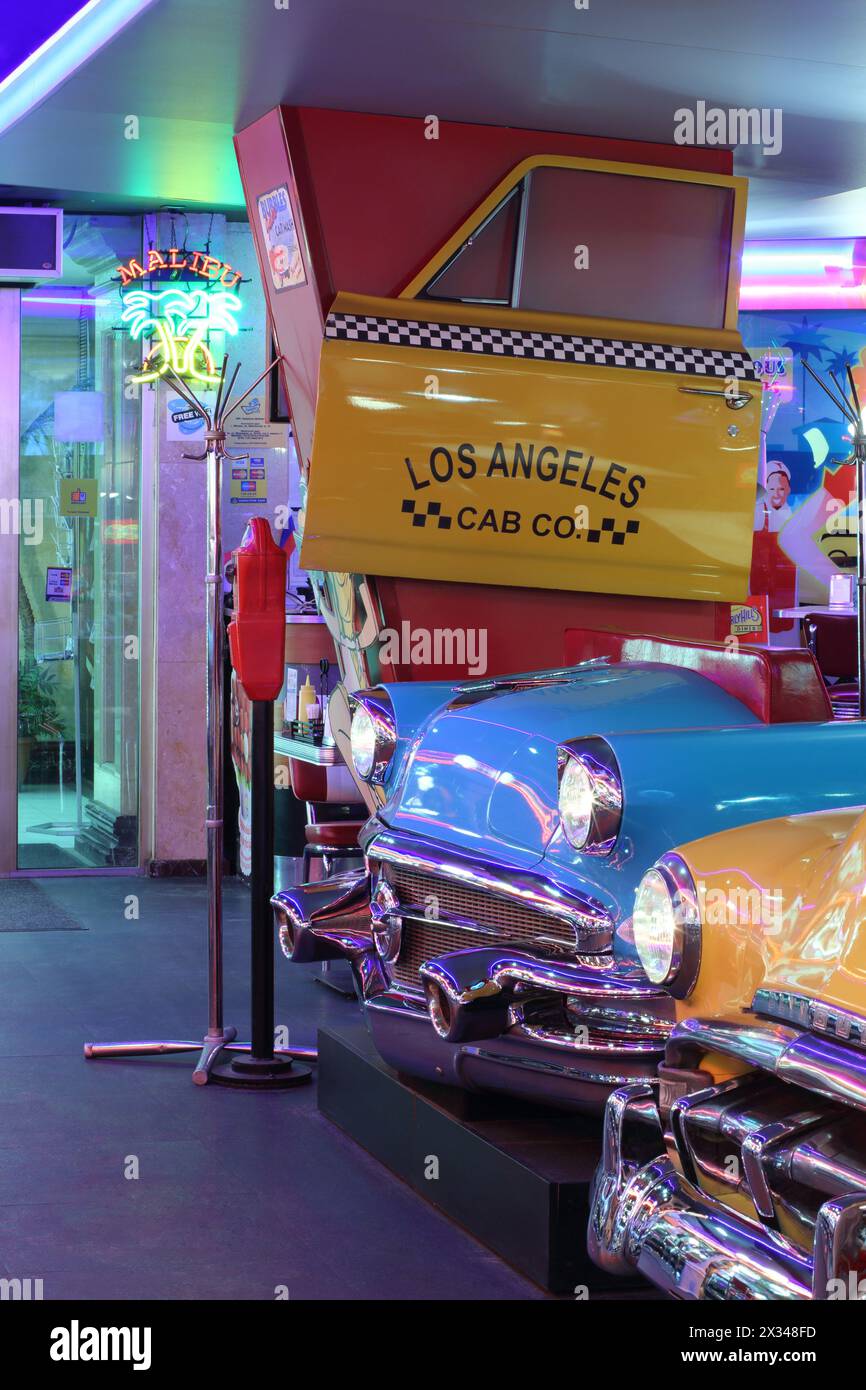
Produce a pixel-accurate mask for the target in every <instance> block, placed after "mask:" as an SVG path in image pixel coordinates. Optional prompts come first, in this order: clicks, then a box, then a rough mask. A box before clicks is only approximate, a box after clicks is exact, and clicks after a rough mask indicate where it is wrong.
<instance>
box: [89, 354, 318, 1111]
mask: <svg viewBox="0 0 866 1390" xmlns="http://www.w3.org/2000/svg"><path fill="white" fill-rule="evenodd" d="M281 360H282V359H281V358H280V357H275V358H274V360H273V361H272V362H270V363H269V364H268V366H267V367H266V368H265V370H264V371H263V372H260V374H259V375H258V376H257V377H256V379H255V381H254V382H253V383H252V385H251V386H249V387H248V388H247V390H246V391H244V393H243V395H242V396H239V397H238V398H237V399H236V400H232V395H233V392H234V389H235V383H236V382H237V378H238V373H239V372H240V363H237V365H236V366H235V367H234V370H233V371H232V373H231V376H229V379H228V386H226V377H227V375H228V357H227V356H226V357H224V358H223V363H222V368H221V371H220V377H219V382H218V384H217V392H216V399H215V402H214V408H213V414H211V413H210V411H208V409H207V408H206V406H204V405H203V404H202V402H201V401H200V400H199V398H198V396H196V394H195V392H194V391H193V390H192V388H191V387H190V386H189V384H188V383H187V382H186V381H184V380H183V379H182V378H181V377H179V376H178V375H177V373H176V372H175V371H174V370H173V369H172V368H171V367H168V368H167V369H166V371H165V373H164V375H165V377H167V378H168V379H169V380H170V381H171V384H172V386H173V387H174V389H175V390H176V391H177V393H178V395H179V396H181V397H182V399H183V400H184V401H185V403H186V404H187V405H188V406H189V408H190V410H192V411H194V412H195V413H196V415H198V416H200V417H201V418H202V419H203V420H204V424H205V446H206V447H205V451H204V453H201V454H184V455H183V457H184V458H185V459H190V460H193V461H194V462H196V463H206V464H207V574H206V577H205V583H206V585H207V694H206V708H207V815H206V818H205V826H206V829H207V888H208V929H207V939H208V1030H207V1034H206V1035H205V1037H204V1039H203V1040H199V1041H190V1040H189V1039H164V1038H163V1039H153V1038H150V1039H144V1040H142V1041H139V1042H112V1043H94V1042H88V1043H85V1044H84V1055H85V1057H87V1058H91V1059H93V1060H99V1059H102V1058H106V1057H152V1056H165V1055H166V1054H169V1053H175V1052H198V1053H199V1058H198V1061H197V1062H196V1065H195V1069H194V1071H193V1074H192V1079H193V1081H194V1082H195V1083H196V1085H198V1086H204V1085H206V1084H207V1082H208V1080H209V1079H210V1076H211V1073H212V1071H213V1067H214V1064H215V1062H216V1061H217V1058H218V1057H219V1054H220V1053H221V1052H222V1051H224V1050H226V1051H229V1052H251V1050H252V1044H251V1043H245V1042H237V1041H235V1039H236V1038H237V1029H236V1028H234V1027H232V1026H231V1024H226V1023H225V1021H224V1019H223V911H222V880H223V777H224V761H225V760H224V756H223V725H224V714H223V664H224V652H225V627H224V623H223V612H222V606H223V605H222V585H223V574H222V515H221V506H222V465H223V460H225V459H228V460H230V461H232V462H237V461H239V460H240V459H243V458H248V457H249V455H247V454H230V453H229V451H228V449H227V448H226V424H227V422H228V420H229V419H230V418H231V416H232V415H233V414H234V412H235V411H236V410H237V409H238V407H239V406H241V405H243V403H244V401H245V400H246V399H247V397H248V396H249V395H251V394H252V392H253V391H254V390H255V389H256V387H257V386H258V385H259V384H260V382H262V381H264V379H265V377H266V376H267V375H268V374H269V373H270V372H271V371H273V369H274V367H275V366H276V365H277V363H278V362H279V361H281ZM274 1053H275V1054H276V1055H277V1056H278V1057H288V1058H292V1057H297V1058H302V1059H303V1058H306V1059H307V1060H315V1059H316V1057H317V1052H316V1049H315V1048H313V1047H275V1048H274Z"/></svg>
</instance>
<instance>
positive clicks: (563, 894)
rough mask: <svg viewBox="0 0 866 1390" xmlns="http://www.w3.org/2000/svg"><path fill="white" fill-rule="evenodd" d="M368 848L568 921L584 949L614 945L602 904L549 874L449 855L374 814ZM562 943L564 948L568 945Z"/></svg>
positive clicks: (380, 857)
mask: <svg viewBox="0 0 866 1390" xmlns="http://www.w3.org/2000/svg"><path fill="white" fill-rule="evenodd" d="M364 852H365V855H366V856H367V857H368V858H369V859H370V860H372V861H374V862H375V861H382V862H383V863H386V864H395V865H397V866H399V867H401V868H405V869H410V870H414V871H415V872H417V873H422V874H431V875H432V876H434V877H438V878H443V879H447V880H449V881H450V882H452V883H455V884H459V885H462V886H463V887H464V888H476V889H480V890H481V891H483V892H485V893H491V894H493V895H494V896H495V895H498V896H500V897H503V898H509V899H510V900H511V901H513V902H517V903H519V904H520V905H521V906H522V907H525V908H528V909H529V910H531V911H535V912H538V913H539V914H540V915H542V916H544V915H546V916H549V917H554V918H556V919H557V920H558V921H562V922H566V923H567V924H568V925H569V926H570V927H571V928H572V930H573V931H574V934H575V945H576V948H577V950H578V951H580V952H581V953H587V954H595V953H602V952H609V951H610V950H611V949H612V946H613V921H612V919H611V917H610V915H609V914H608V913H607V911H606V910H605V908H604V907H603V906H602V905H601V903H599V902H596V901H595V900H593V899H591V898H589V897H584V896H582V895H581V894H578V893H573V892H571V891H569V890H568V889H566V888H555V887H553V886H552V885H551V883H550V881H549V879H548V878H546V877H544V876H543V875H541V874H538V873H534V872H533V871H531V870H528V869H507V868H505V867H504V866H502V865H498V864H493V863H489V862H485V861H484V860H482V859H476V858H470V856H468V855H461V854H460V853H459V852H451V851H450V850H449V854H448V857H447V858H446V857H445V856H443V853H442V847H441V845H438V844H436V843H435V842H434V841H432V840H427V839H425V838H423V837H422V836H409V835H405V834H403V833H402V832H399V831H393V830H389V829H388V828H387V827H386V826H384V825H383V824H382V822H381V821H379V820H378V819H377V818H376V817H374V818H373V819H372V820H371V821H368V823H367V826H366V827H365V835H364ZM560 946H561V948H562V949H565V945H564V943H560Z"/></svg>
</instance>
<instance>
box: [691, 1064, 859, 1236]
mask: <svg viewBox="0 0 866 1390" xmlns="http://www.w3.org/2000/svg"><path fill="white" fill-rule="evenodd" d="M780 1122H781V1123H783V1124H784V1125H785V1126H786V1127H790V1132H789V1133H788V1134H784V1133H782V1134H781V1135H780V1136H779V1137H777V1138H776V1140H775V1142H773V1143H771V1144H770V1145H768V1147H767V1150H766V1154H765V1156H764V1157H763V1158H762V1159H761V1161H760V1164H759V1167H760V1170H761V1172H762V1174H763V1178H762V1181H761V1185H762V1186H763V1185H765V1186H766V1190H767V1191H768V1192H769V1194H770V1200H771V1201H772V1204H773V1206H774V1208H775V1210H776V1212H777V1213H780V1214H781V1221H782V1228H783V1229H784V1231H785V1234H786V1236H787V1238H788V1239H789V1240H791V1241H793V1242H794V1243H795V1244H798V1245H800V1246H801V1247H802V1248H803V1249H804V1250H807V1251H808V1250H811V1248H812V1240H813V1233H814V1226H815V1221H816V1218H817V1213H818V1209H819V1207H820V1206H821V1204H822V1203H823V1202H825V1201H827V1200H828V1199H829V1198H832V1197H838V1196H841V1195H843V1194H846V1193H849V1192H854V1191H860V1190H866V1169H864V1162H863V1157H862V1155H863V1152H864V1144H866V1116H863V1115H862V1114H858V1113H857V1112H856V1111H853V1110H852V1111H848V1110H846V1109H845V1107H843V1106H841V1105H836V1104H833V1103H830V1102H827V1101H825V1100H823V1099H822V1098H821V1097H820V1096H817V1095H814V1094H813V1093H812V1092H810V1091H806V1090H803V1089H802V1088H801V1087H798V1086H792V1085H788V1084H785V1083H781V1082H779V1081H777V1080H775V1078H770V1077H767V1076H766V1075H764V1074H763V1073H757V1074H753V1075H751V1076H749V1075H747V1076H745V1077H743V1078H742V1079H741V1080H737V1081H736V1082H732V1083H728V1084H727V1086H726V1085H725V1084H722V1085H720V1086H719V1087H716V1088H710V1089H707V1090H704V1091H701V1093H700V1098H698V1099H697V1100H695V1101H693V1102H691V1104H690V1106H689V1108H688V1109H687V1110H686V1112H685V1115H684V1117H683V1118H682V1120H681V1121H680V1123H679V1125H678V1126H673V1129H674V1133H675V1138H676V1143H677V1148H678V1150H679V1153H680V1161H681V1164H682V1167H683V1170H684V1172H685V1173H686V1176H687V1177H688V1178H689V1179H690V1181H692V1182H694V1183H695V1184H696V1186H697V1187H699V1188H700V1189H701V1190H702V1191H703V1192H704V1193H705V1194H706V1195H707V1196H709V1197H712V1198H714V1199H715V1200H717V1201H720V1202H722V1203H724V1204H725V1205H727V1204H729V1203H730V1204H731V1205H732V1207H734V1209H739V1206H740V1202H738V1200H737V1197H738V1196H739V1198H742V1197H743V1196H745V1197H747V1198H750V1199H751V1200H752V1202H753V1203H755V1208H756V1210H755V1214H756V1215H757V1216H758V1217H759V1218H760V1210H759V1208H758V1205H757V1200H756V1199H757V1198H758V1196H759V1193H758V1192H757V1191H755V1190H753V1186H752V1184H753V1182H755V1181H756V1179H755V1178H754V1177H753V1178H751V1180H750V1170H749V1167H748V1165H747V1163H746V1162H745V1160H744V1158H743V1151H742V1146H743V1143H744V1141H745V1140H746V1138H747V1137H749V1136H754V1135H756V1134H759V1133H761V1132H762V1131H764V1130H766V1128H767V1126H771V1125H773V1124H778V1123H780ZM677 1130H678V1131H679V1133H678V1134H677V1132H676V1131H677Z"/></svg>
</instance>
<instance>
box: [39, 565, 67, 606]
mask: <svg viewBox="0 0 866 1390" xmlns="http://www.w3.org/2000/svg"><path fill="white" fill-rule="evenodd" d="M45 597H46V599H47V600H48V602H49V603H69V602H70V601H71V599H72V570H71V569H61V568H60V567H59V566H56V565H49V567H48V569H47V570H46V574H45Z"/></svg>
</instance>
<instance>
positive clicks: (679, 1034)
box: [668, 1018, 866, 1110]
mask: <svg viewBox="0 0 866 1390" xmlns="http://www.w3.org/2000/svg"><path fill="white" fill-rule="evenodd" d="M696 1049H697V1050H698V1051H704V1052H707V1051H718V1052H724V1053H726V1054H727V1055H728V1056H731V1057H738V1058H740V1060H741V1061H744V1062H748V1063H749V1064H750V1065H751V1066H757V1067H760V1068H761V1069H762V1070H764V1071H769V1072H772V1073H773V1074H774V1075H776V1076H778V1077H779V1079H780V1080H781V1081H787V1082H790V1083H791V1085H793V1086H802V1087H803V1089H804V1090H807V1091H816V1092H817V1093H818V1094H819V1095H822V1096H825V1097H826V1098H827V1099H828V1100H838V1101H841V1102H842V1104H843V1105H851V1106H854V1107H855V1108H857V1109H859V1110H866V1057H864V1056H863V1055H862V1054H861V1053H860V1052H859V1051H857V1050H855V1049H853V1048H851V1047H848V1046H846V1045H844V1044H840V1043H835V1042H831V1041H830V1040H829V1039H825V1038H821V1037H816V1036H815V1035H814V1034H811V1033H804V1032H798V1031H797V1030H796V1029H793V1028H785V1027H783V1026H782V1025H781V1024H771V1025H770V1026H769V1027H767V1028H751V1027H744V1026H743V1025H741V1024H737V1023H724V1022H718V1021H714V1020H707V1019H700V1018H690V1019H685V1020H684V1021H683V1022H682V1023H678V1024H676V1026H675V1027H674V1029H673V1031H672V1032H671V1036H670V1042H669V1044H668V1061H669V1062H672V1063H673V1064H674V1065H676V1064H677V1061H678V1059H680V1058H682V1056H683V1055H684V1054H685V1055H688V1054H689V1053H690V1052H691V1053H694V1051H695V1050H696Z"/></svg>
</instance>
